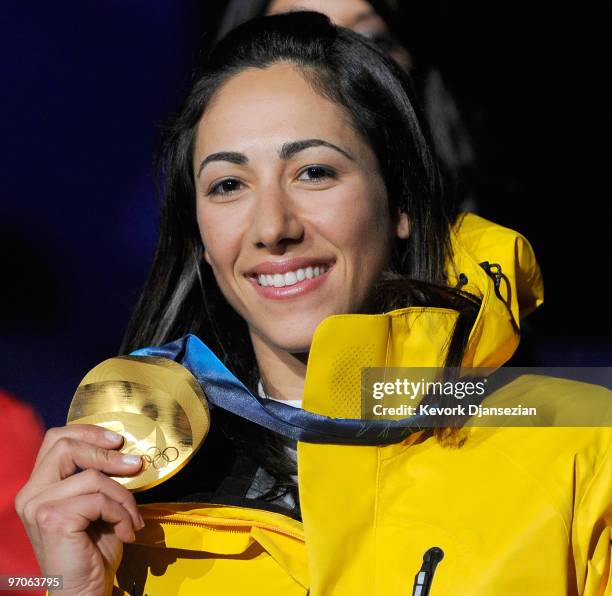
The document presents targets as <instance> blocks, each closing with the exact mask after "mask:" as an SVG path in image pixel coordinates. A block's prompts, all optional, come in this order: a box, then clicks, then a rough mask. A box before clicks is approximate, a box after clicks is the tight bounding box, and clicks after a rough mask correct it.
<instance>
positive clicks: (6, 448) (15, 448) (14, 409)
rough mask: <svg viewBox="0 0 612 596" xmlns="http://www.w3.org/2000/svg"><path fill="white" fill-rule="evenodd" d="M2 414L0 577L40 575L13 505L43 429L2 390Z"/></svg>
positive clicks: (24, 407) (37, 592)
mask: <svg viewBox="0 0 612 596" xmlns="http://www.w3.org/2000/svg"><path fill="white" fill-rule="evenodd" d="M0 411H1V412H2V421H3V428H4V430H3V432H2V444H1V446H0V473H1V479H2V485H1V487H0V575H13V576H15V575H18V576H39V575H40V569H39V566H38V563H37V562H36V557H35V556H34V551H33V549H32V545H31V544H30V542H29V540H28V536H27V534H26V532H25V530H24V527H23V525H22V523H21V521H20V519H19V517H18V516H17V512H16V511H15V506H14V504H13V502H14V500H15V495H16V494H17V492H18V491H19V490H20V489H21V488H22V487H23V485H24V484H25V483H26V482H27V480H28V478H29V476H30V472H31V471H32V468H33V467H34V461H35V460H36V454H37V453H38V449H39V448H40V445H41V443H42V438H43V428H42V424H41V422H40V420H39V418H38V416H37V415H36V413H35V412H34V411H33V410H32V408H30V407H29V406H28V405H26V404H25V403H23V402H21V401H19V400H18V399H17V398H16V397H14V396H12V395H9V394H8V393H5V392H3V391H2V390H0ZM44 593H45V592H44V590H32V589H29V590H27V591H23V592H22V591H20V590H11V594H14V595H15V596H19V595H20V594H29V595H30V596H39V595H42V594H44Z"/></svg>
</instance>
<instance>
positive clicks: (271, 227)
mask: <svg viewBox="0 0 612 596" xmlns="http://www.w3.org/2000/svg"><path fill="white" fill-rule="evenodd" d="M303 236H304V225H303V222H302V220H301V218H300V216H299V214H298V211H297V209H296V207H295V205H294V204H293V203H292V200H291V196H290V193H288V192H287V191H286V190H285V189H283V188H282V187H281V186H280V185H278V184H277V183H274V184H268V185H266V187H265V188H261V189H260V190H259V193H258V196H257V200H256V201H255V202H254V208H253V219H252V239H253V243H254V244H255V246H257V247H258V248H263V247H265V248H267V249H268V250H270V251H272V252H275V253H280V254H282V253H283V252H284V251H285V250H286V248H287V247H288V246H290V245H291V244H295V243H298V242H300V241H301V240H302V238H303Z"/></svg>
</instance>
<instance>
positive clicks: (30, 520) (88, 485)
mask: <svg viewBox="0 0 612 596" xmlns="http://www.w3.org/2000/svg"><path fill="white" fill-rule="evenodd" d="M94 493H101V494H103V495H105V496H106V497H108V498H109V499H111V500H113V501H115V502H116V503H119V504H120V505H121V506H122V507H123V508H124V509H125V510H126V511H127V512H128V513H129V514H130V518H131V520H132V525H133V527H134V529H135V530H140V529H142V528H143V526H144V521H143V519H142V516H141V515H140V513H139V511H138V506H137V504H136V499H134V496H133V495H132V493H130V491H128V490H127V489H126V488H124V487H123V486H121V485H120V484H119V483H118V482H117V481H115V480H113V479H112V478H109V477H108V476H106V475H105V474H103V473H102V472H99V471H98V470H94V469H89V470H85V471H83V472H80V473H78V474H75V475H73V476H70V477H69V478H66V479H65V480H61V481H59V482H56V483H55V484H51V485H47V486H45V488H44V490H42V491H41V492H40V493H38V494H37V495H35V496H33V497H32V498H31V499H30V500H29V501H28V502H27V503H26V504H25V506H24V510H23V517H24V520H25V521H26V524H28V525H34V524H35V518H36V512H37V510H38V509H39V507H40V506H41V505H42V504H43V503H45V502H48V501H60V500H63V499H70V498H72V497H76V496H79V495H84V494H94Z"/></svg>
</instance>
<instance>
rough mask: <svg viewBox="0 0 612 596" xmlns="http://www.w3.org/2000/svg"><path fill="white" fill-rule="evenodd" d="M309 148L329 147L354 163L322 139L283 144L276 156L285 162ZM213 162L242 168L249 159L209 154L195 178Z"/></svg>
mask: <svg viewBox="0 0 612 596" xmlns="http://www.w3.org/2000/svg"><path fill="white" fill-rule="evenodd" d="M310 147H329V148H330V149H333V150H334V151H337V152H338V153H340V154H342V155H344V157H346V158H347V159H350V160H351V161H355V159H354V158H353V156H352V155H350V153H348V152H347V151H345V150H344V149H342V148H340V147H338V146H337V145H334V144H333V143H330V142H329V141H324V140H323V139H303V140H299V141H291V142H289V143H284V144H283V146H282V147H281V148H280V151H279V152H278V156H279V157H280V158H281V159H282V160H287V159H290V158H292V157H293V156H294V155H295V154H296V153H299V152H300V151H304V150H305V149H309V148H310ZM213 161H228V162H230V163H233V164H236V165H239V166H243V165H245V164H247V163H248V162H249V158H248V157H247V156H246V155H244V153H238V152H236V151H219V152H217V153H211V154H210V155H208V156H207V157H205V158H204V159H203V160H202V162H201V163H200V167H199V169H198V175H197V177H198V178H199V177H200V174H201V173H202V170H203V169H204V167H205V166H206V165H207V164H209V163H211V162H213Z"/></svg>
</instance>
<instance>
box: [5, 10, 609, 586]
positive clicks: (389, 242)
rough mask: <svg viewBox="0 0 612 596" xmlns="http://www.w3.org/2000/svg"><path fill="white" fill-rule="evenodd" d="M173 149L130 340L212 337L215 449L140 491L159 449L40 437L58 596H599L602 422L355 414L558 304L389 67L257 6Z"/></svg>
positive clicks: (42, 520)
mask: <svg viewBox="0 0 612 596" xmlns="http://www.w3.org/2000/svg"><path fill="white" fill-rule="evenodd" d="M160 156H161V157H160V165H161V172H162V175H163V182H164V202H163V206H162V214H161V226H160V236H159V243H158V247H157V252H156V255H155V260H154V263H153V266H152V270H151V274H150V277H149V279H148V281H147V283H146V286H145V288H144V291H143V294H142V297H141V299H140V301H139V303H138V305H137V308H136V311H135V314H134V317H133V319H132V321H131V323H130V326H129V329H128V332H127V334H126V338H125V342H124V347H123V349H124V352H130V351H132V350H135V349H137V348H142V347H143V346H149V348H148V349H146V350H141V351H139V352H138V354H137V357H140V356H142V355H143V352H146V355H148V356H152V355H153V356H155V355H157V356H162V357H163V358H168V357H170V356H171V355H174V356H175V357H176V358H177V359H179V360H180V358H187V355H188V353H191V352H193V351H194V350H195V351H197V350H199V351H200V352H199V353H200V354H209V355H208V360H205V363H206V366H204V368H206V367H208V368H207V371H206V372H208V373H209V374H210V375H211V377H214V378H213V379H212V384H211V385H210V387H212V389H213V390H214V391H217V392H220V393H223V394H224V399H225V401H221V402H218V403H219V404H225V405H218V403H217V402H213V401H212V397H211V396H212V394H211V395H209V399H210V400H211V403H212V404H213V406H214V408H211V431H210V433H209V435H208V437H207V439H206V442H205V444H204V446H203V447H202V449H201V450H200V451H199V452H198V454H197V456H196V457H194V458H193V459H192V460H191V461H190V463H189V464H188V466H187V467H185V468H184V469H183V470H182V471H180V472H179V473H178V474H177V475H176V476H174V477H172V478H171V479H170V480H167V481H166V482H164V483H163V484H161V485H159V486H157V487H155V488H153V489H151V490H148V491H146V492H144V493H140V494H139V497H138V501H139V507H138V508H137V506H136V501H135V499H134V497H133V495H131V494H130V493H128V491H127V490H125V488H124V487H122V486H120V485H119V484H118V483H117V482H115V481H114V480H112V479H110V478H108V475H114V476H128V475H131V474H135V473H137V472H138V471H139V470H140V466H141V465H142V462H141V461H140V460H139V459H138V458H135V459H134V457H133V456H127V457H123V458H122V457H120V456H119V455H118V453H117V450H118V448H119V447H120V446H121V437H119V436H118V435H115V434H114V433H108V432H107V433H104V432H103V431H102V429H100V428H98V427H95V426H89V425H80V426H79V425H72V426H68V427H64V428H61V429H54V430H52V431H50V432H49V433H48V434H47V437H46V438H45V443H44V444H43V447H42V449H41V453H40V454H39V460H38V461H39V462H40V465H38V466H37V468H35V470H34V472H33V474H32V477H31V479H30V481H29V482H28V484H27V485H26V486H25V487H24V489H23V490H22V491H21V493H20V495H19V497H18V499H17V509H18V511H19V512H20V515H21V516H22V519H23V520H24V522H25V524H26V527H27V528H28V531H29V534H30V537H31V539H32V542H33V544H34V547H35V549H36V552H37V555H38V557H39V561H40V562H41V568H42V569H43V573H45V574H48V575H57V574H61V575H63V576H64V592H63V593H62V594H63V595H64V596H65V595H66V594H79V595H81V594H106V593H109V592H110V590H111V584H112V582H113V581H114V583H115V588H114V589H115V590H123V591H124V592H126V593H132V594H133V593H139V594H142V593H150V594H175V593H180V594H198V595H199V594H208V593H210V594H220V593H223V594H236V595H237V594H251V595H253V594H258V595H261V596H264V595H266V596H270V595H272V594H279V595H280V594H283V595H296V596H297V595H301V596H304V595H305V594H311V595H312V596H314V595H317V596H327V595H334V596H337V595H340V596H342V595H350V596H355V595H364V596H368V595H370V594H372V595H383V594H384V595H385V596H390V595H395V594H397V595H398V596H399V595H404V594H407V593H409V592H408V589H409V587H410V585H413V581H414V588H413V590H414V591H413V593H414V594H421V596H426V594H427V593H428V590H429V589H430V588H431V587H432V585H433V586H434V588H433V590H437V591H432V594H438V595H442V594H453V595H464V596H468V595H469V596H472V595H473V594H479V595H491V596H493V595H495V596H498V595H499V594H534V595H536V594H537V595H538V596H539V595H540V594H555V595H557V594H558V595H561V594H582V595H583V596H595V595H596V594H601V593H603V591H604V590H605V589H606V584H607V583H608V571H607V569H608V567H609V561H610V558H609V539H610V527H609V526H610V524H609V522H608V521H606V520H607V519H608V518H607V517H606V515H608V514H607V513H606V512H608V511H609V507H610V502H611V501H612V486H610V481H609V478H610V465H611V464H610V444H611V440H610V434H611V433H610V431H609V429H598V428H594V429H577V428H547V429H530V428H485V427H475V428H472V429H470V432H468V431H467V429H464V428H460V426H461V425H458V426H457V425H455V426H454V427H451V425H450V423H449V422H448V420H446V419H442V424H436V425H431V426H430V427H426V428H423V420H422V419H418V420H417V421H416V422H415V421H414V420H413V419H410V420H408V421H407V420H400V421H397V420H392V421H387V420H386V421H383V422H382V423H381V424H380V425H376V424H370V421H369V419H368V418H367V417H364V416H363V415H362V412H363V410H362V409H361V407H362V404H361V389H362V377H361V372H362V369H363V368H365V367H388V368H393V367H399V366H404V367H405V366H411V367H443V366H446V367H458V366H460V365H461V366H464V367H479V366H483V367H484V366H486V367H498V366H501V365H502V364H503V363H504V362H505V361H507V360H508V359H509V358H510V356H511V355H512V353H513V351H514V349H515V348H516V346H517V344H518V339H519V324H520V317H521V316H523V315H525V314H528V313H529V312H530V311H532V310H533V309H535V308H536V307H537V306H539V304H541V302H542V281H541V276H540V273H539V269H538V266H537V263H536V261H535V257H534V255H533V252H532V250H531V247H530V246H529V244H528V243H527V241H526V240H525V239H524V238H523V237H522V236H520V235H519V234H517V233H515V232H513V231H511V230H508V229H505V228H501V227H500V226H496V225H495V224H492V223H491V222H487V221H486V220H483V219H481V218H478V217H476V216H473V215H469V214H468V215H465V214H464V215H461V216H458V217H456V216H455V213H454V212H453V210H452V209H451V207H450V206H449V205H447V204H446V202H445V198H444V195H443V194H442V192H441V188H440V184H439V179H438V170H437V167H436V163H435V159H434V158H433V157H432V152H431V150H430V144H429V134H428V132H427V128H426V126H424V125H423V124H422V120H421V118H420V115H419V112H418V108H417V107H416V105H415V103H414V100H413V97H412V90H411V84H410V80H409V78H408V75H407V74H406V73H405V72H404V71H403V70H402V69H401V68H400V67H399V66H398V65H397V64H396V63H394V62H393V61H392V60H391V59H390V58H388V57H387V56H386V55H385V54H384V53H383V52H382V51H381V50H380V49H378V48H377V47H376V46H375V45H374V44H373V43H372V42H370V41H368V40H366V39H365V38H363V37H361V36H359V35H358V34H356V33H353V32H351V31H348V30H345V29H342V28H337V27H335V26H333V25H332V24H331V22H330V21H329V20H328V19H327V18H326V17H323V16H322V15H319V14H316V13H294V14H291V15H277V16H272V17H265V18H261V19H256V20H254V21H252V22H249V23H246V24H245V25H243V26H241V27H240V28H238V29H237V30H235V31H234V32H232V33H231V34H230V35H229V36H228V37H227V38H225V39H224V40H223V41H221V42H220V43H219V45H218V46H216V48H215V49H214V50H213V52H212V54H211V56H210V57H209V58H208V60H207V61H206V63H205V65H204V70H203V72H202V73H201V74H200V75H199V76H198V78H197V80H196V82H195V85H194V87H193V89H192V91H191V92H190V94H189V95H188V97H187V98H186V100H185V103H184V105H183V106H182V107H181V109H180V111H179V113H178V114H177V116H176V118H175V119H174V120H173V122H172V123H171V125H170V126H169V127H168V129H167V131H166V134H165V137H164V140H163V144H162V151H161V154H160ZM502 268H503V271H502ZM502 282H503V283H502ZM185 334H196V335H198V336H199V337H200V338H202V339H203V340H204V341H205V343H206V344H207V345H208V346H210V348H211V350H212V351H211V352H210V353H209V352H207V351H206V349H205V346H202V344H201V342H199V340H197V338H194V337H193V336H189V337H187V338H183V339H178V340H177V338H180V337H181V336H183V335H185ZM162 344H164V345H162ZM190 350H191V352H190ZM213 353H214V354H216V355H217V356H218V358H219V359H221V360H222V362H223V363H224V364H225V365H226V366H227V368H229V370H230V371H231V373H233V374H234V375H235V376H236V377H237V378H238V379H240V381H241V382H242V383H240V382H239V381H237V380H236V379H235V378H234V377H232V375H231V374H230V373H229V372H228V371H227V370H226V369H224V368H223V367H222V366H221V364H220V363H219V362H218V361H217V360H216V359H214V358H213V357H212V356H211V355H212V354H213ZM183 364H185V366H186V367H187V368H188V369H189V370H190V371H194V370H195V369H194V368H189V366H188V365H187V363H186V361H185V360H183ZM194 374H195V373H194ZM189 378H192V377H189ZM243 384H244V385H243ZM207 387H208V386H207ZM246 388H248V389H250V391H251V393H249V392H248V391H247V390H246ZM555 391H558V389H555ZM257 395H259V397H256V396H257ZM493 395H495V394H493ZM430 397H432V395H431V394H428V395H427V396H426V398H424V399H427V398H430ZM463 397H465V396H463V395H462V398H463ZM436 399H437V397H436ZM435 403H436V404H437V405H438V406H440V408H438V409H439V410H443V409H444V406H446V405H448V404H447V403H445V401H444V398H443V397H442V396H440V399H439V400H438V401H436V402H435ZM430 405H431V404H430ZM291 406H294V407H291ZM432 409H433V408H432ZM251 414H253V415H252V416H251ZM260 420H265V421H269V420H272V423H270V424H268V425H267V426H265V427H264V425H260V424H259V421H260ZM396 422H399V424H394V423H396ZM272 429H276V430H278V432H273V431H272ZM287 429H289V430H287ZM296 438H297V439H299V440H298V441H297V444H296V440H295V439H296ZM296 450H297V462H296ZM296 466H297V469H296ZM79 470H85V472H83V473H82V474H78V473H76V472H77V471H79ZM474 495H479V496H480V497H481V499H475V498H474ZM141 516H142V517H144V519H145V520H146V524H145V523H144V522H143V519H142V517H141ZM135 530H138V531H139V532H138V536H137V537H135V536H134V531H135ZM132 542H135V544H130V543H132ZM124 543H126V548H125V550H123V544H124ZM442 558H444V561H443V562H442V563H441V564H440V570H439V572H436V565H437V564H438V563H440V561H441V559H442ZM434 572H435V573H436V576H435V581H434ZM432 582H433V583H432Z"/></svg>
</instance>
